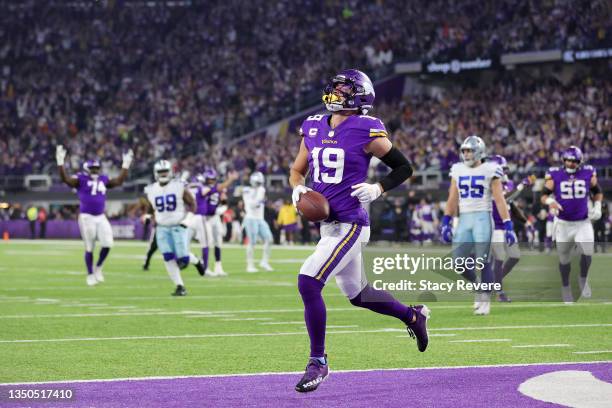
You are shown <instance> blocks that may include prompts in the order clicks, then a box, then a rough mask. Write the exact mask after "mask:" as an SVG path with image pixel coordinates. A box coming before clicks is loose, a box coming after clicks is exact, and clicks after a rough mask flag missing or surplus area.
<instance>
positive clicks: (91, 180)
mask: <svg viewBox="0 0 612 408" xmlns="http://www.w3.org/2000/svg"><path fill="white" fill-rule="evenodd" d="M133 158H134V153H133V152H132V150H129V151H128V152H127V153H125V154H124V155H123V163H122V165H121V172H120V173H119V176H117V177H116V178H113V179H109V177H108V176H107V175H105V174H100V162H99V161H98V160H87V161H86V162H85V163H84V164H83V171H81V172H79V173H77V174H75V175H73V176H72V177H69V176H68V175H67V173H66V169H65V168H64V161H65V159H66V149H65V148H64V147H63V146H62V145H58V146H57V148H56V151H55V159H56V161H57V166H58V168H59V175H60V179H61V180H62V181H63V182H64V183H66V184H67V185H68V186H70V187H72V188H74V189H76V190H77V194H78V196H79V202H80V206H79V210H80V213H79V229H80V230H81V237H82V238H83V242H84V243H85V265H86V266H87V284H88V285H89V286H93V285H96V284H98V283H99V282H104V275H103V274H102V265H103V264H104V260H105V259H106V257H107V256H108V253H109V251H110V248H111V247H112V246H113V231H112V229H111V225H110V223H109V222H108V219H107V218H106V215H105V214H104V208H105V205H106V190H107V189H109V188H113V187H118V186H120V185H121V184H123V182H124V181H125V179H126V178H127V176H128V169H129V168H130V165H131V164H132V160H133ZM96 240H98V241H99V242H100V245H101V249H100V254H99V255H98V261H97V262H96V266H95V267H94V266H93V250H94V245H95V242H96Z"/></svg>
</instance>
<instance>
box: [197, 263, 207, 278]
mask: <svg viewBox="0 0 612 408" xmlns="http://www.w3.org/2000/svg"><path fill="white" fill-rule="evenodd" d="M195 267H196V269H197V270H198V273H199V274H200V276H204V275H205V274H206V268H204V264H203V263H202V261H200V262H198V263H197V264H195Z"/></svg>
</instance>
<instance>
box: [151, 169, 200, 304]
mask: <svg viewBox="0 0 612 408" xmlns="http://www.w3.org/2000/svg"><path fill="white" fill-rule="evenodd" d="M153 175H154V177H155V180H156V182H155V183H153V184H149V185H148V186H146V187H145V190H144V191H145V194H146V196H147V199H148V200H149V205H150V209H153V210H154V211H155V222H156V227H155V238H156V240H157V246H158V247H159V251H160V252H161V253H162V256H163V257H164V264H165V265H166V271H168V275H169V276H170V279H172V282H174V284H175V285H176V290H175V291H174V293H172V295H173V296H185V295H186V294H187V291H186V290H185V284H184V283H183V278H182V277H181V269H184V268H186V267H187V266H188V265H189V263H190V253H189V242H188V240H187V228H186V227H185V226H183V225H181V222H182V221H183V220H184V219H185V217H186V213H185V205H187V206H188V210H190V211H192V210H194V209H195V200H194V198H193V196H192V195H191V193H190V192H189V190H188V189H187V188H185V184H184V183H183V182H182V181H181V180H179V179H177V178H173V177H172V165H171V164H170V162H169V161H167V160H160V161H158V162H157V163H155V166H154V167H153ZM199 270H201V274H203V273H204V268H203V267H201V268H199Z"/></svg>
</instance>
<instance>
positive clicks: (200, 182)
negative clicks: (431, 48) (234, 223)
mask: <svg viewBox="0 0 612 408" xmlns="http://www.w3.org/2000/svg"><path fill="white" fill-rule="evenodd" d="M237 179H238V173H236V172H230V173H229V174H228V176H227V180H225V181H224V182H223V183H217V172H216V171H215V170H212V169H211V170H206V171H205V172H204V173H203V174H200V175H198V176H197V178H196V180H197V183H192V184H190V186H189V189H190V191H191V193H192V194H193V195H194V197H195V200H196V205H197V209H196V216H195V217H193V218H194V220H195V222H196V223H197V226H196V227H195V228H194V230H195V231H196V236H198V235H200V236H201V238H198V241H199V242H200V245H201V246H202V262H203V264H204V268H205V269H206V275H209V276H227V273H225V271H224V270H223V266H222V264H221V244H222V243H223V225H222V224H221V216H220V215H221V214H222V213H223V211H225V209H227V206H225V205H224V204H223V203H222V196H221V194H222V193H223V192H224V191H225V190H226V189H227V188H228V187H229V186H230V185H231V184H232V183H233V182H234V181H235V180H237ZM211 244H212V246H213V247H214V248H215V272H214V273H213V272H211V271H210V270H209V269H208V248H209V246H210V245H211Z"/></svg>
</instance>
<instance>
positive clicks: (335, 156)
mask: <svg viewBox="0 0 612 408" xmlns="http://www.w3.org/2000/svg"><path fill="white" fill-rule="evenodd" d="M329 118H330V115H313V116H309V117H308V118H307V119H306V120H305V121H304V123H303V124H302V126H301V128H300V134H301V135H302V136H303V138H304V144H305V146H306V148H307V149H308V167H309V171H310V181H311V187H312V189H313V190H314V191H317V192H319V193H321V194H323V195H324V196H325V198H326V199H327V201H328V202H329V208H330V215H329V218H328V219H327V221H339V222H347V223H352V222H355V223H358V224H360V225H369V220H368V214H367V212H366V211H365V209H364V208H363V207H362V206H361V203H360V202H359V200H358V199H357V198H356V197H351V193H352V192H353V189H352V188H351V186H354V185H355V184H359V183H363V182H364V181H366V178H367V175H368V167H369V165H370V159H371V157H372V155H371V154H368V153H366V152H365V151H364V148H365V147H366V146H367V145H368V144H369V143H370V142H371V141H372V140H374V138H376V137H386V136H387V131H386V129H385V126H384V125H383V123H382V122H381V121H380V120H379V119H377V118H374V117H371V116H366V115H360V116H358V115H353V116H349V117H348V119H346V120H345V121H344V122H342V123H341V124H340V125H339V126H337V127H336V128H335V129H332V128H331V127H330V126H329Z"/></svg>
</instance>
